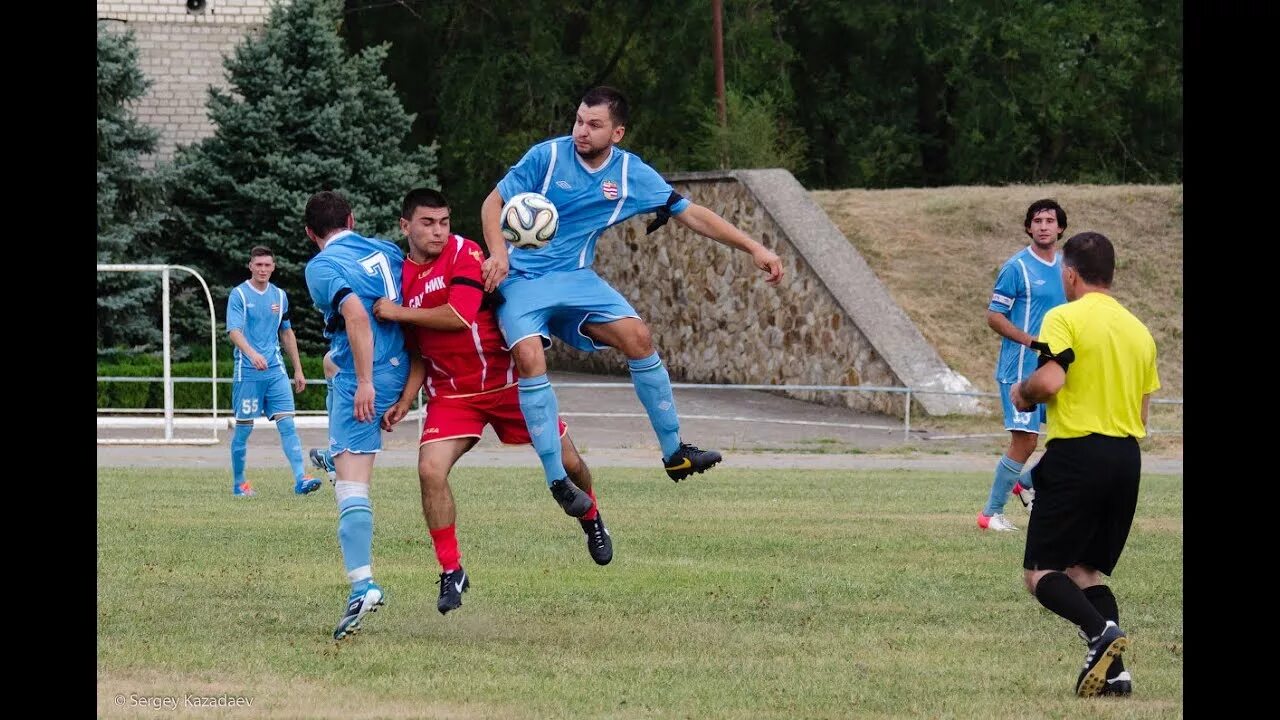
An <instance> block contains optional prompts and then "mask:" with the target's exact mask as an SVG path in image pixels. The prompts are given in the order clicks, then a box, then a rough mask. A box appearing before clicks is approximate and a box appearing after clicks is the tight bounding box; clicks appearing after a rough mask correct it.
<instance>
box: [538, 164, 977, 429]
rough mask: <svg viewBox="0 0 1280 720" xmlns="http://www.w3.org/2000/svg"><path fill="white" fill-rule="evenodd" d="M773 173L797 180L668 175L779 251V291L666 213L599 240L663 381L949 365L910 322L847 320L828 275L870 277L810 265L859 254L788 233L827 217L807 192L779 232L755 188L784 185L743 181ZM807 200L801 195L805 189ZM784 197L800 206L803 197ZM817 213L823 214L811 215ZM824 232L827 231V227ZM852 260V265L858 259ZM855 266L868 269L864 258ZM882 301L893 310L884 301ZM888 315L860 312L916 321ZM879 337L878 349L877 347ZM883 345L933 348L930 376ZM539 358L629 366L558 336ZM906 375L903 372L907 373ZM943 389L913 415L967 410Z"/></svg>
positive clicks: (853, 279) (823, 396) (856, 399)
mask: <svg viewBox="0 0 1280 720" xmlns="http://www.w3.org/2000/svg"><path fill="white" fill-rule="evenodd" d="M771 173H772V174H776V173H782V174H783V175H785V178H784V179H782V180H783V181H784V182H785V181H786V180H789V181H790V182H791V183H794V184H795V187H796V188H799V184H798V183H796V182H795V180H794V178H792V177H791V175H790V173H786V171H781V170H774V171H733V172H730V173H689V174H684V175H672V176H670V177H669V178H668V179H669V180H670V181H671V183H672V185H673V186H674V187H675V189H676V190H677V191H678V192H680V193H681V194H683V195H684V196H686V197H688V198H690V199H691V200H693V201H694V202H697V203H699V204H701V205H705V206H706V207H709V208H711V209H713V210H715V211H716V212H718V213H720V214H721V215H722V216H724V217H725V218H727V219H729V220H730V221H731V222H733V223H734V224H735V225H737V226H738V227H739V228H741V229H742V230H743V231H744V232H746V233H747V234H749V235H751V236H752V237H753V238H755V239H757V240H759V241H760V242H761V243H763V244H764V245H765V246H766V247H768V248H769V249H771V250H773V251H774V252H776V253H777V254H778V255H779V257H781V258H782V261H783V265H784V268H785V270H786V276H785V277H784V279H783V282H782V284H781V285H780V286H779V287H777V288H774V287H771V286H769V285H768V284H767V283H765V281H764V277H765V276H764V273H763V272H761V271H760V270H758V269H757V268H756V267H755V265H754V264H753V263H752V262H751V258H750V257H749V256H748V255H747V254H746V253H742V252H738V251H736V250H732V249H730V248H728V247H725V246H723V245H720V244H719V243H717V242H714V241H712V240H708V239H706V238H703V237H701V236H699V235H696V234H694V233H693V232H691V231H689V230H687V229H685V228H684V227H683V226H682V225H680V224H679V223H677V222H675V221H674V220H673V221H671V222H669V223H668V224H667V225H666V226H664V227H663V228H662V229H660V230H658V231H657V232H655V233H654V234H652V235H647V236H646V235H645V225H646V224H647V223H648V222H649V220H650V219H652V216H651V215H650V216H642V217H637V218H632V219H631V220H628V221H627V222H625V223H622V224H620V225H618V226H616V227H614V228H612V229H610V230H609V231H608V232H606V233H605V234H604V235H603V236H602V237H601V238H600V240H599V244H598V245H597V252H596V259H595V265H594V267H595V269H596V272H598V273H599V274H600V275H601V276H602V277H603V278H605V280H607V281H608V282H609V283H610V284H611V285H613V286H614V287H615V288H617V289H618V291H619V292H621V293H622V294H623V296H624V297H626V298H627V299H628V300H629V301H630V302H631V304H632V305H633V306H634V307H635V308H636V311H637V312H638V313H639V314H640V316H641V317H643V318H644V319H645V321H646V323H648V325H649V328H650V330H651V331H652V332H653V336H654V344H655V345H656V346H657V348H658V351H659V353H660V354H661V356H662V357H663V360H664V361H665V362H666V364H667V367H668V369H669V371H670V373H671V376H672V379H673V380H674V381H677V382H680V381H684V382H706V383H734V384H755V383H764V384H779V383H789V384H806V385H844V386H850V385H866V386H881V387H883V386H903V385H910V386H912V387H921V386H923V385H925V384H927V383H928V382H929V379H930V377H932V375H936V374H943V375H945V374H946V373H950V370H949V369H947V368H946V366H945V365H944V364H942V361H941V360H940V359H939V358H937V354H936V352H934V351H933V349H932V347H930V346H928V344H927V342H925V341H924V338H923V337H921V336H920V335H919V332H918V331H916V332H915V342H916V344H915V345H914V346H913V345H910V343H902V342H896V340H897V335H892V334H891V333H887V332H886V330H887V328H884V327H880V328H875V327H862V326H860V325H859V323H858V322H857V321H855V316H856V315H857V313H856V312H854V313H851V312H850V309H849V308H848V307H845V305H846V304H851V301H850V300H849V299H848V298H845V299H844V300H843V302H842V298H841V297H840V295H841V293H839V292H833V290H832V287H831V284H832V283H834V284H837V285H838V284H854V283H856V284H862V285H865V284H868V281H867V279H866V277H863V276H857V275H856V274H855V273H853V272H849V273H848V274H847V276H843V277H842V276H836V277H834V278H832V277H830V276H829V277H827V278H824V277H823V276H822V275H823V273H822V272H821V270H820V268H815V265H814V264H815V263H818V264H820V265H821V266H825V267H826V268H827V269H829V268H830V267H831V266H835V265H838V264H839V263H841V262H845V263H847V262H849V261H850V258H849V257H847V255H849V254H852V255H853V256H857V251H856V250H855V249H854V248H853V246H852V245H851V244H849V243H848V241H847V240H846V241H844V242H843V246H842V247H840V246H837V247H836V249H831V248H818V247H815V246H814V243H813V241H812V238H811V237H805V238H803V239H802V238H800V237H792V236H810V235H812V230H813V229H814V227H818V226H820V224H821V223H822V222H825V223H826V224H827V225H828V226H830V225H831V223H830V220H829V219H827V217H826V214H825V213H823V212H822V210H821V209H820V208H818V207H817V205H816V204H813V203H812V201H809V205H811V206H812V207H801V208H799V210H800V211H801V212H802V213H803V214H805V215H804V217H805V220H804V222H805V223H807V224H808V226H806V227H799V228H794V229H792V231H791V232H790V233H788V232H787V231H786V230H784V228H783V227H782V226H781V225H780V224H779V222H778V220H777V219H775V216H777V215H780V214H783V213H782V212H781V211H780V209H779V208H771V207H770V206H769V202H767V201H762V200H761V197H770V199H772V200H777V199H778V196H779V195H785V193H783V192H769V193H767V194H762V193H759V192H753V189H752V187H751V185H752V184H755V185H761V184H762V183H764V184H767V183H769V182H771V181H774V180H778V179H780V178H779V177H778V176H776V175H772V174H771ZM802 190H803V189H802V188H801V191H802ZM804 197H805V198H807V193H805V194H804ZM788 201H790V202H792V203H793V204H797V205H803V201H800V200H795V199H789V200H788ZM794 210H795V209H794V208H793V211H794ZM815 211H816V212H817V213H820V214H821V216H820V217H817V216H813V215H812V213H813V212H815ZM810 226H812V227H810ZM822 229H824V230H825V229H826V228H822ZM830 229H831V230H834V226H831V228H830ZM835 232H836V233H837V234H838V231H835ZM840 238H843V236H842V235H841V236H840ZM856 260H857V261H859V262H861V257H856ZM862 266H863V267H864V268H865V262H864V263H862ZM866 273H867V274H868V275H870V270H869V269H866ZM828 275H830V273H828ZM870 282H871V283H874V284H875V285H876V286H878V287H879V291H880V293H882V294H883V296H884V298H888V293H887V291H885V290H884V288H883V286H882V285H879V281H877V280H875V278H874V276H873V275H870ZM876 300H877V301H878V302H883V301H882V300H880V299H879V298H876ZM888 302H889V303H890V304H891V305H892V307H893V308H894V309H897V306H896V304H892V300H891V299H890V300H889V301H888ZM892 315H893V314H892V313H891V312H885V313H875V314H874V316H871V317H867V318H863V319H862V320H863V324H864V325H868V326H874V325H876V324H881V325H884V324H893V323H898V324H900V323H902V322H906V324H907V325H909V326H910V330H911V331H914V330H915V328H914V325H911V324H910V322H909V321H908V320H906V316H905V315H904V314H902V312H901V310H900V309H899V310H898V315H897V316H893V317H890V316H892ZM879 316H884V317H879ZM888 330H891V331H892V332H894V333H897V334H898V335H901V336H904V337H905V336H909V334H910V333H909V332H905V331H901V330H900V328H890V329H888ZM877 336H879V339H881V340H882V341H883V344H884V345H886V348H878V347H877V344H876V342H875V339H876V338H877ZM886 351H887V352H896V353H897V354H899V355H904V354H913V353H914V354H919V355H929V354H932V359H933V360H934V364H933V365H931V366H930V367H929V371H930V373H932V375H929V374H926V375H928V377H926V375H922V374H920V373H918V372H912V371H911V370H912V369H913V368H914V366H915V365H918V364H919V363H913V362H911V361H910V359H909V358H905V357H899V358H897V362H896V363H895V362H894V360H895V359H894V358H892V357H886V355H885V354H884V353H885V352H886ZM548 360H549V363H550V365H551V367H553V368H556V369H562V370H570V369H573V370H581V371H591V372H607V373H615V374H620V373H625V372H626V359H625V358H624V357H623V356H622V354H621V353H618V352H616V351H613V350H605V351H602V352H597V353H583V352H581V351H578V350H574V349H572V348H568V347H566V346H565V345H564V344H563V343H560V342H556V344H555V348H554V349H553V350H552V351H551V352H550V353H549V355H548ZM951 374H952V375H954V373H951ZM904 375H907V376H909V377H908V378H906V379H904V377H903V376H904ZM955 378H958V381H955V387H956V388H957V389H965V388H966V387H967V386H968V383H967V381H965V380H964V379H963V378H959V376H955ZM953 380H954V379H953ZM969 389H971V388H969ZM791 394H792V395H793V396H795V397H798V398H801V399H804V400H811V401H817V402H823V403H827V404H844V405H847V406H849V407H852V408H855V409H858V410H867V411H874V412H882V413H888V414H894V415H898V416H901V414H902V413H903V410H904V402H903V396H902V395H901V394H893V393H875V392H866V393H839V394H837V393H833V392H825V391H813V392H794V393H791ZM944 397H945V396H939V395H934V396H932V397H921V396H917V399H916V402H914V403H913V406H914V407H913V412H918V411H926V412H930V413H934V414H941V413H947V412H964V411H965V409H964V407H963V406H966V403H963V402H961V403H959V404H957V403H940V402H937V401H938V400H939V399H941V398H944ZM921 400H923V402H921Z"/></svg>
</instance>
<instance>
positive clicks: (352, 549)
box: [306, 191, 409, 640]
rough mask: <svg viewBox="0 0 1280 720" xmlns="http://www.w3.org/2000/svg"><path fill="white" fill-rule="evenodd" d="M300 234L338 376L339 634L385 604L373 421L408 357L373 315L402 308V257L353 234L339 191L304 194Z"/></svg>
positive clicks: (399, 385) (333, 428) (377, 432)
mask: <svg viewBox="0 0 1280 720" xmlns="http://www.w3.org/2000/svg"><path fill="white" fill-rule="evenodd" d="M306 225H307V228H306V229H307V237H309V238H311V240H312V241H314V242H315V243H316V245H319V246H320V252H319V253H317V254H316V256H315V257H313V258H311V261H310V262H308V263H307V270H306V276H307V291H308V292H310V293H311V300H312V301H313V302H315V304H316V307H318V308H320V312H322V313H324V335H325V337H327V338H329V355H330V357H331V358H332V360H333V363H334V364H335V365H336V366H337V367H338V373H337V374H336V375H334V376H333V378H332V379H331V380H330V381H329V403H328V404H329V452H330V453H331V454H332V456H333V464H334V465H335V468H336V470H337V480H336V481H335V482H334V486H333V487H334V495H335V496H336V497H337V501H338V543H339V545H340V546H341V547H342V559H343V562H344V564H345V565H346V570H347V578H348V579H349V580H350V581H351V595H350V596H349V597H348V598H347V606H346V610H345V611H344V612H343V615H342V618H341V619H340V620H339V621H338V626H337V627H336V628H335V629H334V631H333V639H334V640H341V639H342V638H344V637H346V636H347V635H348V634H350V633H352V632H355V631H356V630H359V629H360V622H361V621H362V620H363V619H364V616H365V615H366V614H367V613H369V612H373V611H376V610H377V609H378V608H379V607H381V606H382V604H383V602H385V593H384V592H383V590H382V588H381V587H379V586H378V584H377V583H375V582H374V581H373V566H372V555H373V508H372V506H371V505H370V504H369V480H370V478H371V476H372V475H373V460H374V458H375V457H377V453H378V451H380V450H381V449H382V431H381V429H380V427H379V424H378V420H379V419H380V418H381V417H382V415H383V414H384V413H385V412H386V411H387V409H388V408H390V407H391V405H392V404H394V403H395V402H396V400H398V399H400V391H401V390H402V389H403V388H404V385H405V382H406V381H407V380H408V378H409V355H408V353H407V352H406V351H405V347H404V333H403V332H401V330H400V324H399V323H396V322H384V321H381V320H378V319H377V318H376V317H374V315H373V304H374V303H375V302H376V301H377V300H378V298H382V297H385V298H387V299H388V300H390V301H392V302H394V303H397V304H399V302H400V273H401V270H402V269H403V267H404V253H402V252H401V251H400V248H399V247H397V246H396V245H395V243H391V242H388V241H386V240H379V239H377V238H367V237H363V236H361V235H358V234H357V233H355V232H354V231H353V230H352V228H354V227H355V217H354V216H353V215H352V214H351V205H350V204H349V203H348V202H347V200H346V198H344V197H342V195H339V194H338V193H336V192H330V191H325V192H319V193H316V194H315V195H312V196H311V199H310V200H308V201H307V208H306Z"/></svg>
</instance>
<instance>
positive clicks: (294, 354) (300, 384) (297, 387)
mask: <svg viewBox="0 0 1280 720" xmlns="http://www.w3.org/2000/svg"><path fill="white" fill-rule="evenodd" d="M280 344H281V345H283V346H284V349H285V352H287V353H289V362H291V363H292V364H293V392H294V393H300V392H302V391H303V390H305V389H306V387H307V376H306V374H305V373H303V372H302V358H301V357H299V356H298V336H297V335H295V334H294V332H293V328H285V329H284V330H281V331H280Z"/></svg>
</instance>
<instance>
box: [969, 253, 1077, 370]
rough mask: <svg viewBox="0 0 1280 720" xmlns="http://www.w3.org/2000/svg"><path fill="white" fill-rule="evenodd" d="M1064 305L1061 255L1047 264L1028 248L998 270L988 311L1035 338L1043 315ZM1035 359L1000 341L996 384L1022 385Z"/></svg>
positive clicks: (1024, 350)
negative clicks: (1020, 383)
mask: <svg viewBox="0 0 1280 720" xmlns="http://www.w3.org/2000/svg"><path fill="white" fill-rule="evenodd" d="M1066 301H1067V295H1066V292H1065V291H1063V289H1062V254H1061V253H1057V254H1055V255H1054V257H1053V262H1052V263H1047V262H1045V261H1044V260H1041V259H1040V258H1039V257H1038V256H1037V255H1036V254H1035V253H1034V252H1032V251H1031V248H1030V247H1029V246H1028V247H1026V248H1023V249H1022V250H1019V251H1018V252H1017V253H1014V255H1013V257H1011V258H1009V259H1008V260H1006V261H1005V263H1004V265H1003V266H1002V267H1001V268H1000V274H999V275H998V276H997V277H996V285H995V289H994V290H993V291H992V293H991V303H990V304H989V305H987V309H988V310H991V311H992V312H998V313H1000V314H1001V315H1004V316H1005V317H1007V318H1009V321H1010V322H1012V323H1013V324H1014V325H1015V326H1016V327H1017V328H1018V329H1019V330H1021V331H1023V332H1025V333H1027V334H1028V335H1031V336H1032V337H1036V336H1038V335H1039V334H1040V323H1041V322H1042V321H1043V320H1044V315H1045V313H1047V312H1049V309H1050V308H1053V307H1056V306H1058V305H1061V304H1063V303H1065V302H1066ZM1037 358H1038V355H1037V354H1036V352H1035V351H1034V350H1032V349H1031V348H1029V347H1026V346H1025V345H1019V344H1018V343H1016V342H1014V341H1012V340H1010V339H1008V338H1001V339H1000V359H999V360H998V361H996V374H995V378H996V380H997V381H998V382H1001V383H1016V382H1021V381H1022V380H1023V379H1024V378H1027V377H1029V376H1030V375H1031V373H1033V372H1035V369H1036V360H1037Z"/></svg>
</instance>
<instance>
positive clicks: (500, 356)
mask: <svg viewBox="0 0 1280 720" xmlns="http://www.w3.org/2000/svg"><path fill="white" fill-rule="evenodd" d="M483 262H484V253H483V252H482V251H481V250H480V246H479V245H477V244H476V243H475V242H473V241H471V240H468V239H466V238H464V237H462V236H461V235H450V236H449V239H448V240H447V241H446V242H445V245H444V250H442V251H441V252H440V255H438V256H437V257H436V258H435V259H434V260H432V261H431V262H428V263H422V264H420V263H416V262H414V261H413V260H412V259H410V258H407V257H406V258H405V260H404V270H403V271H402V275H401V278H400V288H401V289H402V290H403V300H402V303H403V305H404V306H405V307H407V308H433V307H439V306H441V305H444V304H446V303H447V304H448V305H449V306H450V307H452V308H453V311H454V312H455V313H457V314H458V317H460V318H462V321H463V322H465V323H467V324H468V325H470V326H471V327H470V328H469V329H465V330H432V329H430V328H424V327H422V326H419V325H409V324H404V325H403V327H404V331H405V334H406V335H408V336H409V338H410V342H412V343H414V344H416V345H417V347H418V352H419V353H421V354H422V357H423V358H424V359H425V360H426V362H427V382H426V385H427V393H428V395H429V396H430V397H436V396H440V397H458V396H463V395H475V394H477V393H483V392H489V391H491V390H497V389H499V388H502V387H505V386H507V385H511V384H512V383H514V382H515V381H516V370H515V364H514V363H513V362H512V360H511V353H510V352H509V351H507V350H504V349H503V344H502V332H501V331H500V330H499V329H498V320H497V318H496V317H495V316H494V313H493V311H492V310H480V301H481V299H483V296H484V282H483V281H482V280H481V274H480V264H481V263H483Z"/></svg>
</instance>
